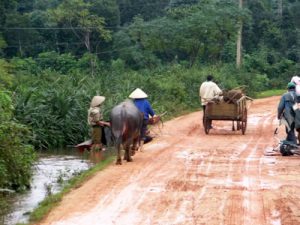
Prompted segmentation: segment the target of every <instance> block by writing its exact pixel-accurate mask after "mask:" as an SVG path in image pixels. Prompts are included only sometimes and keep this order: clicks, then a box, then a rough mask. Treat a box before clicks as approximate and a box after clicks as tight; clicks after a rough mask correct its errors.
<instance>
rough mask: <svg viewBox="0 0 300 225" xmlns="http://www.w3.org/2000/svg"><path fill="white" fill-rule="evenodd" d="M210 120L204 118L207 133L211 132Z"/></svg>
mask: <svg viewBox="0 0 300 225" xmlns="http://www.w3.org/2000/svg"><path fill="white" fill-rule="evenodd" d="M210 121H211V120H210V119H208V118H204V131H205V134H208V133H209V129H210Z"/></svg>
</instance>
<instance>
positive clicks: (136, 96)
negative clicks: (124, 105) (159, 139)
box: [129, 88, 156, 143]
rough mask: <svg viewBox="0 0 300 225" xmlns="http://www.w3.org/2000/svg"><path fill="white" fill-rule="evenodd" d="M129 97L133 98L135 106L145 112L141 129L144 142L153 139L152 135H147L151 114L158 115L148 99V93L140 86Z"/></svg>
mask: <svg viewBox="0 0 300 225" xmlns="http://www.w3.org/2000/svg"><path fill="white" fill-rule="evenodd" d="M129 98H131V99H133V102H134V104H135V106H136V107H137V108H138V109H139V110H140V112H141V113H143V116H144V120H143V126H142V129H141V140H142V141H143V142H144V143H146V142H149V141H151V140H152V138H151V137H150V136H147V126H148V123H149V116H151V117H154V116H156V115H155V112H154V110H153V109H152V107H151V105H150V103H149V101H148V99H147V98H148V95H147V94H146V93H145V92H144V91H142V90H141V89H140V88H137V89H135V90H134V91H133V92H132V93H131V94H130V95H129Z"/></svg>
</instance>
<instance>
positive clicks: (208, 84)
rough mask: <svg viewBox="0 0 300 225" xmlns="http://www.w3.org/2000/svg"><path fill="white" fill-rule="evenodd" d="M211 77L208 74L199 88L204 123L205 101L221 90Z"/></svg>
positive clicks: (220, 92)
mask: <svg viewBox="0 0 300 225" xmlns="http://www.w3.org/2000/svg"><path fill="white" fill-rule="evenodd" d="M213 79H214V77H213V76H212V75H208V76H207V78H206V81H204V82H203V83H202V84H201V86H200V88H199V97H200V101H201V105H202V108H203V123H204V118H205V108H206V105H207V103H208V102H209V101H210V100H212V99H213V98H215V97H216V96H219V95H221V94H222V90H221V89H220V88H219V86H218V85H217V84H216V83H215V82H213ZM209 128H210V129H211V128H212V126H211V124H210V127H209Z"/></svg>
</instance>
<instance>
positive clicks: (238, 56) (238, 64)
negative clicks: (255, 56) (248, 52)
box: [236, 0, 243, 68]
mask: <svg viewBox="0 0 300 225" xmlns="http://www.w3.org/2000/svg"><path fill="white" fill-rule="evenodd" d="M239 8H240V9H242V8H243V0H239ZM242 31H243V22H242V21H241V20H240V21H239V29H238V34H237V42H236V67H237V68H240V67H241V63H242Z"/></svg>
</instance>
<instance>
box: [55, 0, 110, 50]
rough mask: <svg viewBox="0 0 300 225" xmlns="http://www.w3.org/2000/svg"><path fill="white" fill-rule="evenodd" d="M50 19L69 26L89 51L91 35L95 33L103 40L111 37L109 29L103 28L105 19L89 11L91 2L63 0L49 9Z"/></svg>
mask: <svg viewBox="0 0 300 225" xmlns="http://www.w3.org/2000/svg"><path fill="white" fill-rule="evenodd" d="M50 12H51V15H52V19H54V20H55V21H56V22H57V23H58V25H60V26H61V27H65V28H66V29H68V28H70V29H71V30H72V31H73V33H74V35H75V36H76V37H77V38H78V39H79V40H80V41H82V42H83V43H84V45H85V47H86V49H87V50H88V52H89V53H92V52H93V46H92V44H91V36H92V34H93V33H97V36H98V38H101V39H102V40H104V41H109V40H110V39H111V34H110V31H109V30H107V29H106V28H105V19H104V18H103V17H101V16H98V15H95V14H92V13H91V4H90V3H87V2H85V1H83V0H64V1H63V2H62V3H61V4H60V5H59V6H58V7H57V8H56V9H54V10H50Z"/></svg>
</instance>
